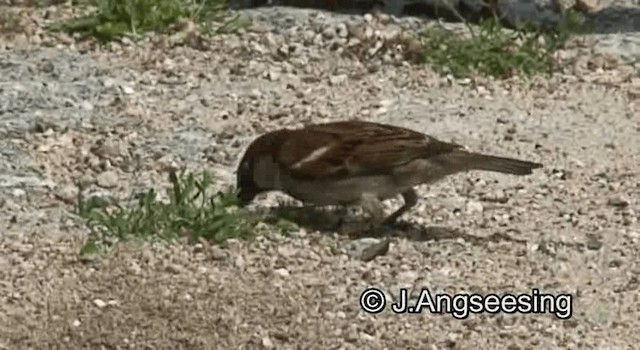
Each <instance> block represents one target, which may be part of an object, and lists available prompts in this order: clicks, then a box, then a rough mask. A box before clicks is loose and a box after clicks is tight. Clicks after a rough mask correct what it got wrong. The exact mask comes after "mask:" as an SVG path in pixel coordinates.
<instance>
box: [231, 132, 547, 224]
mask: <svg viewBox="0 0 640 350" xmlns="http://www.w3.org/2000/svg"><path fill="white" fill-rule="evenodd" d="M541 167H543V165H542V164H541V163H537V162H531V161H526V160H519V159H514V158H508V157H501V156H495V155H488V154H482V153H478V152H473V151H470V150H468V149H467V148H466V147H464V146H462V145H460V144H457V143H451V142H445V141H441V140H438V139H436V138H435V137H433V136H430V135H427V134H424V133H421V132H418V131H414V130H412V129H408V128H404V127H400V126H395V125H390V124H382V123H378V122H371V121H364V120H357V119H353V120H342V121H333V122H327V123H318V124H309V125H306V126H304V127H301V128H297V129H289V128H280V129H277V130H273V131H270V132H266V133H264V134H262V135H260V136H258V137H257V138H255V139H254V140H253V141H252V142H251V143H250V144H249V146H248V147H247V148H246V151H245V153H244V154H243V155H242V158H241V159H240V163H239V164H238V168H237V170H236V191H237V196H238V199H239V205H240V207H245V206H246V205H248V204H249V203H251V202H252V201H253V200H254V199H255V197H256V196H257V195H259V194H261V193H265V192H271V191H279V192H282V193H285V194H287V195H289V196H291V197H293V198H295V199H297V200H299V201H301V202H302V203H303V204H307V205H308V204H311V205H316V206H328V205H338V206H354V205H359V206H360V207H361V208H362V209H364V211H366V212H367V213H368V214H369V217H370V220H369V223H370V225H371V228H372V229H376V228H379V227H381V226H382V225H390V224H394V223H395V222H396V221H397V219H398V218H399V217H400V216H402V215H403V214H404V213H405V212H407V211H408V210H410V209H411V208H413V207H414V206H415V205H416V204H417V203H418V199H419V197H418V194H417V192H416V190H415V187H417V186H419V185H423V184H433V183H435V182H437V181H439V180H441V179H443V178H445V177H447V176H449V175H454V174H457V173H462V172H467V171H471V170H482V171H491V172H498V173H504V174H512V175H520V176H521V175H529V174H532V172H533V170H534V169H537V168H541ZM398 196H401V197H402V198H403V201H404V203H403V204H402V205H401V206H400V207H399V208H398V209H397V210H395V211H394V212H392V213H390V214H387V213H386V212H385V209H384V205H383V201H384V200H387V199H390V198H394V197H398Z"/></svg>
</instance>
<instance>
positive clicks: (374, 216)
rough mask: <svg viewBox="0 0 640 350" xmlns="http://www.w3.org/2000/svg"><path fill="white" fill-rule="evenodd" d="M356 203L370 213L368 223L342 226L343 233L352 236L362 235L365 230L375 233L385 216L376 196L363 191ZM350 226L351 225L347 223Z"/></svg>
mask: <svg viewBox="0 0 640 350" xmlns="http://www.w3.org/2000/svg"><path fill="white" fill-rule="evenodd" d="M358 204H359V205H360V206H361V207H362V209H363V210H364V211H365V212H367V213H368V214H369V215H370V217H371V218H370V221H369V223H368V224H362V223H360V224H358V225H357V226H356V227H344V226H343V228H342V229H341V231H342V232H343V233H346V234H347V235H348V236H350V237H352V238H356V237H359V236H362V234H363V233H364V232H366V231H372V233H377V231H378V229H379V228H380V227H381V226H382V223H383V221H384V218H385V212H384V206H383V205H382V202H381V201H380V200H379V199H378V197H377V196H376V195H374V194H371V193H364V194H362V195H361V196H360V200H359V202H358ZM349 226H351V225H349Z"/></svg>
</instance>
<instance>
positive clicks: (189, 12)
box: [51, 0, 246, 41]
mask: <svg viewBox="0 0 640 350" xmlns="http://www.w3.org/2000/svg"><path fill="white" fill-rule="evenodd" d="M86 5H91V6H94V7H95V11H93V12H92V13H91V14H88V15H86V16H83V17H79V18H75V19H72V20H71V21H68V22H65V23H60V24H56V25H55V26H53V27H52V28H51V29H53V30H63V31H66V32H69V33H82V34H89V35H91V36H93V37H95V38H97V39H99V40H101V41H110V40H114V39H117V38H121V37H130V38H133V39H136V38H140V37H141V36H143V35H144V34H145V33H148V32H167V31H169V28H170V27H171V25H173V24H176V23H179V22H180V21H183V20H190V21H192V22H194V23H197V24H199V25H200V26H201V28H202V29H203V32H204V33H205V34H216V33H224V32H231V31H234V30H236V29H238V28H240V27H242V26H244V25H246V23H244V22H243V21H241V20H240V19H239V17H238V16H231V15H230V13H229V11H228V6H227V1H226V0H87V1H75V2H74V6H79V7H80V6H86Z"/></svg>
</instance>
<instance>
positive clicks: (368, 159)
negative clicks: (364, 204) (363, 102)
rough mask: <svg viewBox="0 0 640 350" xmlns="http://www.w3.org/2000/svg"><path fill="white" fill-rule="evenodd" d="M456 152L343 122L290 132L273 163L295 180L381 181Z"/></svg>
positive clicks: (420, 137) (420, 138)
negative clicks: (395, 171) (396, 171)
mask: <svg viewBox="0 0 640 350" xmlns="http://www.w3.org/2000/svg"><path fill="white" fill-rule="evenodd" d="M461 147H462V146H460V145H457V144H453V143H447V142H442V141H438V140H436V139H434V138H432V137H430V136H427V135H424V134H421V133H418V132H415V131H412V130H409V129H405V128H400V127H395V126H390V125H382V124H376V123H369V122H363V121H344V122H334V123H327V124H316V125H312V126H309V127H306V128H303V129H299V130H294V131H291V133H290V135H288V138H287V141H286V142H284V143H283V144H282V145H281V148H280V153H279V154H278V161H279V162H280V164H282V165H283V166H284V167H286V168H287V169H288V170H289V171H290V172H291V174H292V175H293V176H295V177H299V178H331V177H345V176H364V175H382V174H389V173H390V172H391V171H392V169H393V168H395V167H397V166H399V165H402V164H405V163H408V162H410V161H412V160H415V159H417V158H428V157H433V156H436V155H440V154H443V153H448V152H451V151H453V150H456V149H459V148H461Z"/></svg>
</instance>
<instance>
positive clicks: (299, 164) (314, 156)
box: [292, 146, 331, 169]
mask: <svg viewBox="0 0 640 350" xmlns="http://www.w3.org/2000/svg"><path fill="white" fill-rule="evenodd" d="M330 149H331V147H329V146H324V147H321V148H318V149H317V150H315V151H313V152H311V154H309V155H308V156H306V157H304V158H303V159H302V160H300V161H298V162H297V163H295V164H294V165H293V166H292V168H293V169H299V168H300V167H302V166H303V165H304V164H306V163H309V162H313V161H314V160H317V159H319V158H320V157H322V156H323V155H324V154H325V153H327V152H328V151H329V150H330Z"/></svg>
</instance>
